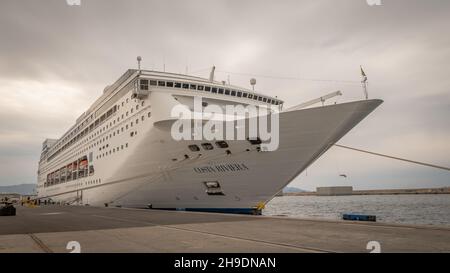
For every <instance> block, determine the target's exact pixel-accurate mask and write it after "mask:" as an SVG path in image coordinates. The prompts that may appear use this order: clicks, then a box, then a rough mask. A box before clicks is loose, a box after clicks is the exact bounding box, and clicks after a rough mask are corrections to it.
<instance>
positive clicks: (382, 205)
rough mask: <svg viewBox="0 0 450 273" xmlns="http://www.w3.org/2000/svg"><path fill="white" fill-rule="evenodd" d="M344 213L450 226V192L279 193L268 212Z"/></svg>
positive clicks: (325, 215) (334, 216)
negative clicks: (295, 194)
mask: <svg viewBox="0 0 450 273" xmlns="http://www.w3.org/2000/svg"><path fill="white" fill-rule="evenodd" d="M343 213H358V214H370V215H376V216H377V222H383V223H398V224H417V225H438V226H450V194H417V195H416V194H414V195H352V196H278V197H275V198H274V199H272V200H271V201H270V202H269V203H268V204H267V205H266V208H265V209H264V211H263V214H264V215H271V216H286V217H294V218H320V219H332V220H337V219H341V218H342V214H343Z"/></svg>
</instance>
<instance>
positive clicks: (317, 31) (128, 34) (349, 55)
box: [0, 0, 450, 188]
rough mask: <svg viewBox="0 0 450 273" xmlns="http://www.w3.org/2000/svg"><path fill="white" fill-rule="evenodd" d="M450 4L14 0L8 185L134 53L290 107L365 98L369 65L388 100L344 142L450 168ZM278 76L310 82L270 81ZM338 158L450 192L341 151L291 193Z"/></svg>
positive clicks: (395, 179)
mask: <svg viewBox="0 0 450 273" xmlns="http://www.w3.org/2000/svg"><path fill="white" fill-rule="evenodd" d="M449 8H450V2H449V1H445V0H443V1H418V0H414V1H409V0H408V1H406V0H399V1H388V0H385V1H383V5H382V6H369V5H367V3H366V1H364V0H353V1H331V0H318V1H299V0H287V1H282V2H279V1H265V0H263V1H175V0H169V1H117V0H112V1H106V0H99V1H82V4H81V6H79V7H71V6H68V5H67V4H66V3H65V1H63V0H61V1H59V0H58V1H57V0H54V1H46V2H40V1H39V2H38V1H31V2H30V1H4V3H2V9H1V10H0V37H1V40H2V42H1V43H0V95H1V99H0V122H1V125H2V126H1V127H0V162H3V164H2V166H1V167H0V177H1V180H0V184H7V183H22V182H27V181H29V180H33V179H34V180H35V171H36V168H37V161H38V158H39V153H40V148H41V143H42V141H43V139H45V138H46V137H58V136H60V135H61V134H62V133H63V132H65V130H67V129H68V128H69V127H70V126H72V125H73V123H74V121H75V119H76V117H78V116H79V115H80V114H81V113H82V112H83V111H84V110H86V109H87V108H88V107H89V105H90V104H91V103H92V102H93V101H94V100H95V99H96V98H97V97H98V96H100V94H101V93H102V90H103V88H104V87H105V86H106V85H108V84H111V83H112V82H113V81H114V80H115V79H117V78H118V77H119V76H120V75H121V74H122V73H123V72H124V71H125V70H126V69H127V68H131V67H135V66H136V61H135V60H136V56H137V55H142V56H143V62H142V64H143V66H144V67H145V68H150V69H159V70H162V68H163V66H165V67H166V70H167V71H171V72H182V73H184V72H185V71H186V70H188V71H189V73H193V72H195V71H200V72H197V73H196V75H203V76H206V77H207V75H208V71H207V69H204V68H207V67H210V66H212V65H213V64H214V65H216V67H217V70H218V71H230V72H244V73H252V74H256V75H259V76H257V77H256V78H257V85H256V89H257V90H258V91H260V92H262V93H265V94H267V95H272V96H278V97H279V98H281V99H283V100H285V102H286V103H285V106H286V107H289V106H292V105H295V104H298V103H300V102H304V101H306V100H309V99H312V98H316V97H318V96H320V95H323V94H326V93H329V92H332V91H335V90H341V91H342V92H343V93H344V96H343V97H341V98H339V101H340V102H343V101H348V100H354V99H361V98H362V90H361V87H360V84H359V80H360V78H359V76H360V75H359V65H363V66H364V69H365V71H366V73H367V74H368V77H369V95H370V96H371V97H377V98H382V99H384V100H385V103H384V104H383V105H381V107H380V108H379V109H377V110H376V111H375V112H374V113H373V114H372V115H370V116H369V117H368V118H367V119H366V120H364V121H363V122H362V123H361V124H359V125H358V126H357V127H356V128H355V129H354V130H353V131H351V132H350V133H349V134H348V135H346V136H345V137H344V138H343V139H342V142H343V143H344V144H348V145H350V146H357V147H361V148H366V149H369V150H374V151H379V152H385V153H388V154H394V155H398V156H404V157H411V158H413V159H417V160H423V161H428V162H432V163H433V162H434V163H436V164H444V165H445V164H447V165H448V164H449V161H448V156H447V155H448V154H449V153H450V147H449V144H448V141H447V139H448V136H449V133H450V123H448V121H447V119H448V116H449V115H450V107H449V106H450V90H449V86H450V78H449V77H448V76H447V74H448V71H449V70H450V62H449V61H448V60H450V36H449V35H445V34H446V33H447V31H448V28H449V27H450V19H449V18H448V15H447V13H448V10H449ZM277 75H278V76H283V77H295V78H302V79H305V80H286V79H285V80H281V79H276V78H273V77H264V76H277ZM228 77H230V80H231V82H232V83H233V84H236V85H241V86H244V87H250V86H249V78H250V76H244V75H238V74H228V73H224V72H217V79H218V80H226V79H227V78H228ZM307 79H310V80H307ZM311 79H333V80H338V81H315V80H311ZM342 80H345V81H352V82H342ZM335 154H338V155H339V156H340V157H341V158H342V162H346V164H349V166H348V169H349V170H351V172H352V173H353V175H352V177H355V176H356V175H358V179H353V180H351V183H353V185H355V186H356V187H360V188H364V187H366V188H371V187H372V188H373V187H378V186H380V187H381V186H383V187H384V186H386V187H400V186H405V185H408V186H427V185H430V184H429V181H424V180H426V178H427V177H428V178H429V179H430V180H435V181H436V185H437V184H439V185H441V184H446V183H447V184H446V185H449V183H450V182H449V181H450V179H449V176H448V175H446V174H443V173H441V172H438V173H435V172H433V171H432V170H428V169H426V168H421V167H417V168H415V167H409V165H403V163H398V164H397V163H394V162H390V161H386V160H382V159H375V158H369V157H367V156H364V155H356V154H355V153H353V152H349V151H335V149H333V150H332V151H330V153H329V154H326V155H325V156H324V157H323V158H321V159H320V160H318V161H317V162H316V163H315V164H314V165H313V166H311V167H310V168H309V171H310V172H311V174H310V177H311V179H307V180H305V178H304V174H303V175H301V176H300V177H299V178H298V179H296V181H295V182H294V184H299V185H300V187H301V186H302V185H303V184H302V183H305V185H306V186H307V187H310V188H314V185H323V184H327V183H328V184H333V183H338V182H340V181H338V180H336V177H335V176H336V171H332V170H335V169H336V167H333V166H334V165H335V163H334V162H335V160H333V155H335ZM24 170H26V171H24ZM313 173H314V174H315V175H314V178H313V177H312V174H313ZM412 176H414V177H412ZM349 180H350V179H349ZM5 181H7V182H5ZM384 181H389V182H384Z"/></svg>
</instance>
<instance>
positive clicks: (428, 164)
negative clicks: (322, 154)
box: [334, 144, 450, 171]
mask: <svg viewBox="0 0 450 273" xmlns="http://www.w3.org/2000/svg"><path fill="white" fill-rule="evenodd" d="M334 146H337V147H341V148H344V149H349V150H353V151H357V152H361V153H366V154H371V155H376V156H381V157H386V158H390V159H395V160H400V161H405V162H409V163H413V164H418V165H422V166H427V167H432V168H437V169H442V170H446V171H450V168H449V167H443V166H438V165H434V164H430V163H425V162H420V161H415V160H410V159H406V158H401V157H396V156H391V155H386V154H380V153H375V152H371V151H366V150H362V149H357V148H353V147H349V146H345V145H341V144H334Z"/></svg>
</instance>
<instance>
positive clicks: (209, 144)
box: [202, 142, 214, 150]
mask: <svg viewBox="0 0 450 273" xmlns="http://www.w3.org/2000/svg"><path fill="white" fill-rule="evenodd" d="M202 147H203V149H205V150H212V149H214V147H213V146H212V144H211V143H208V142H206V143H202Z"/></svg>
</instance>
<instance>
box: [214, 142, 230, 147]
mask: <svg viewBox="0 0 450 273" xmlns="http://www.w3.org/2000/svg"><path fill="white" fill-rule="evenodd" d="M216 146H217V147H219V148H228V143H227V142H226V141H216Z"/></svg>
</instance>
